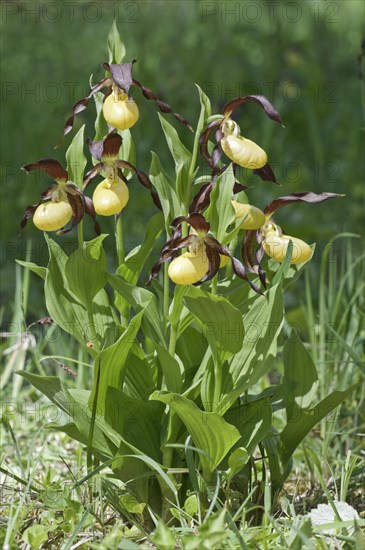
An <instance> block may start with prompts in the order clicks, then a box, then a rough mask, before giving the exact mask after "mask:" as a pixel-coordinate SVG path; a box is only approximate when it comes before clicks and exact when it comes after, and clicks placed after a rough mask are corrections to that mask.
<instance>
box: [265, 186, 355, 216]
mask: <svg viewBox="0 0 365 550" xmlns="http://www.w3.org/2000/svg"><path fill="white" fill-rule="evenodd" d="M343 196H344V195H339V194H338V193H320V194H317V193H312V192H311V191H309V192H305V193H291V194H290V195H287V196H285V197H279V198H278V199H275V200H273V201H272V202H270V204H268V205H267V206H266V208H265V210H264V214H266V215H268V214H272V213H273V212H275V210H277V209H278V208H281V207H283V206H285V205H287V204H291V203H293V202H307V203H310V204H317V203H319V202H323V201H327V200H329V199H335V198H337V197H343Z"/></svg>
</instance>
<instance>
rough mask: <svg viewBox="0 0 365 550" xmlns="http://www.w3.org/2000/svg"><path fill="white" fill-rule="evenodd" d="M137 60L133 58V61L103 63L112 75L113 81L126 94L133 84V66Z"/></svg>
mask: <svg viewBox="0 0 365 550" xmlns="http://www.w3.org/2000/svg"><path fill="white" fill-rule="evenodd" d="M136 61H137V60H136V59H133V61H132V63H119V64H117V63H113V64H109V63H103V67H104V69H105V70H106V71H108V72H109V73H110V74H111V75H112V79H113V82H114V83H115V84H116V85H117V86H118V88H120V89H121V90H123V92H125V93H126V94H128V93H129V89H130V87H131V86H132V84H133V77H132V68H133V65H134V63H136Z"/></svg>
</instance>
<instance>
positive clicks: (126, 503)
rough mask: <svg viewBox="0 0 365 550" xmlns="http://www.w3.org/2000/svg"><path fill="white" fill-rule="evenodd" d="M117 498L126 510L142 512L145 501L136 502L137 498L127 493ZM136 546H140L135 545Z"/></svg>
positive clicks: (133, 512)
mask: <svg viewBox="0 0 365 550" xmlns="http://www.w3.org/2000/svg"><path fill="white" fill-rule="evenodd" d="M119 498H120V502H121V503H122V506H123V508H125V509H126V510H127V512H130V513H131V514H142V513H143V510H144V509H145V507H146V503H145V502H138V500H137V499H136V498H135V497H134V496H132V495H129V494H128V493H125V494H124V495H121V496H120V497H119ZM136 548H140V547H139V546H136Z"/></svg>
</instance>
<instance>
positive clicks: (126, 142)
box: [118, 130, 136, 179]
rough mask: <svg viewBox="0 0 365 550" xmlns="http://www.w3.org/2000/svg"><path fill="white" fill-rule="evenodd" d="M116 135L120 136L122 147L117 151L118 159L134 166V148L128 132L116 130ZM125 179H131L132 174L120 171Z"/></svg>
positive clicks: (128, 171)
mask: <svg viewBox="0 0 365 550" xmlns="http://www.w3.org/2000/svg"><path fill="white" fill-rule="evenodd" d="M118 134H119V135H120V136H122V139H123V141H122V145H121V147H120V149H119V155H118V157H119V159H120V160H126V161H128V162H131V163H132V164H136V146H135V145H134V142H133V139H132V134H131V131H130V130H118ZM122 172H123V174H124V176H125V177H126V178H127V179H130V178H132V176H133V174H132V172H131V171H130V170H122Z"/></svg>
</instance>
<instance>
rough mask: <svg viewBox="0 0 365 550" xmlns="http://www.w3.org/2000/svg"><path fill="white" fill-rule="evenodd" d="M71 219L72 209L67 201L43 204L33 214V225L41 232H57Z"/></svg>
mask: <svg viewBox="0 0 365 550" xmlns="http://www.w3.org/2000/svg"><path fill="white" fill-rule="evenodd" d="M71 217H72V208H71V205H70V203H69V202H68V201H67V200H61V201H59V202H56V201H50V202H44V203H42V204H40V205H39V206H38V208H37V209H36V211H35V212H34V214H33V223H34V225H35V226H36V227H37V228H38V229H40V230H41V231H57V230H58V229H61V228H62V227H64V226H65V225H66V224H67V223H68V222H69V221H70V219H71Z"/></svg>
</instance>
